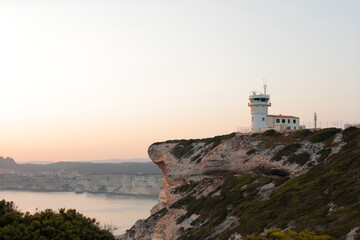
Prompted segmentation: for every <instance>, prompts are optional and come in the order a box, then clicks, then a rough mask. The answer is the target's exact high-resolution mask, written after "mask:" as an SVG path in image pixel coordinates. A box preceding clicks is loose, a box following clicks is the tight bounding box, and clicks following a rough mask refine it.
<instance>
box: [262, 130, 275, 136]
mask: <svg viewBox="0 0 360 240" xmlns="http://www.w3.org/2000/svg"><path fill="white" fill-rule="evenodd" d="M275 134H276V131H275V130H274V129H269V130H266V131H265V132H263V133H262V135H263V136H265V137H271V136H274V135H275Z"/></svg>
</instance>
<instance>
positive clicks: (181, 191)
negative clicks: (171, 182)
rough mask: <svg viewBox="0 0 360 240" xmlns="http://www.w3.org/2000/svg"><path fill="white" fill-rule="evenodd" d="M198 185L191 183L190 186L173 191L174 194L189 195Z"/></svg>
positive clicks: (183, 186)
mask: <svg viewBox="0 0 360 240" xmlns="http://www.w3.org/2000/svg"><path fill="white" fill-rule="evenodd" d="M197 185H198V184H197V183H191V184H185V185H182V186H180V187H178V188H177V189H175V191H174V192H175V193H189V192H191V191H192V190H193V189H194V188H195V187H196V186H197Z"/></svg>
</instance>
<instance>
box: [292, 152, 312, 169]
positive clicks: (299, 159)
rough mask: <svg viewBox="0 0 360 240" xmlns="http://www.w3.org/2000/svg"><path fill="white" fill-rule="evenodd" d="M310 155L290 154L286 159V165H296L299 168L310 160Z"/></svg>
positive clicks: (305, 153)
mask: <svg viewBox="0 0 360 240" xmlns="http://www.w3.org/2000/svg"><path fill="white" fill-rule="evenodd" d="M310 156H311V155H310V153H308V152H303V153H299V154H295V153H293V154H291V155H290V157H289V158H288V159H287V161H286V162H287V163H290V164H293V163H296V164H298V165H300V166H303V165H304V164H305V163H307V162H308V161H309V160H310Z"/></svg>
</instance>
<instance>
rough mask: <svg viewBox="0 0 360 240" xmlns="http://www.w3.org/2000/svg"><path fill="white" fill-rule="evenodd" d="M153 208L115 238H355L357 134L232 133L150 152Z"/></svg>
mask: <svg viewBox="0 0 360 240" xmlns="http://www.w3.org/2000/svg"><path fill="white" fill-rule="evenodd" d="M149 156H150V158H151V159H152V160H153V161H154V162H155V163H156V164H157V165H158V166H159V168H160V169H161V170H162V172H163V185H162V189H161V191H160V193H159V204H158V205H157V206H156V207H154V209H153V210H152V213H153V214H152V215H151V216H150V217H149V218H148V219H146V220H139V221H138V222H136V224H135V225H134V226H133V227H132V228H131V229H130V230H128V231H127V233H126V234H125V235H124V236H122V238H121V239H183V240H185V239H243V238H244V237H246V236H247V235H260V234H263V233H264V232H265V231H266V230H268V229H273V228H279V229H281V230H285V229H289V228H291V229H293V230H295V231H298V232H301V231H314V232H315V233H316V234H327V235H329V236H331V237H332V238H334V239H345V238H346V239H347V240H351V239H359V231H360V129H356V128H349V129H346V130H344V131H341V130H340V129H335V128H329V129H322V130H320V131H317V132H314V133H312V132H310V131H308V130H302V131H297V132H293V133H291V134H280V133H276V132H273V131H267V132H265V133H263V134H253V135H242V134H235V133H234V134H230V135H225V136H218V137H215V138H211V139H197V140H175V141H167V142H163V143H155V144H153V145H151V146H150V147H149Z"/></svg>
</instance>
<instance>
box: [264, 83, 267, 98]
mask: <svg viewBox="0 0 360 240" xmlns="http://www.w3.org/2000/svg"><path fill="white" fill-rule="evenodd" d="M266 88H267V85H266V82H264V95H266Z"/></svg>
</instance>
